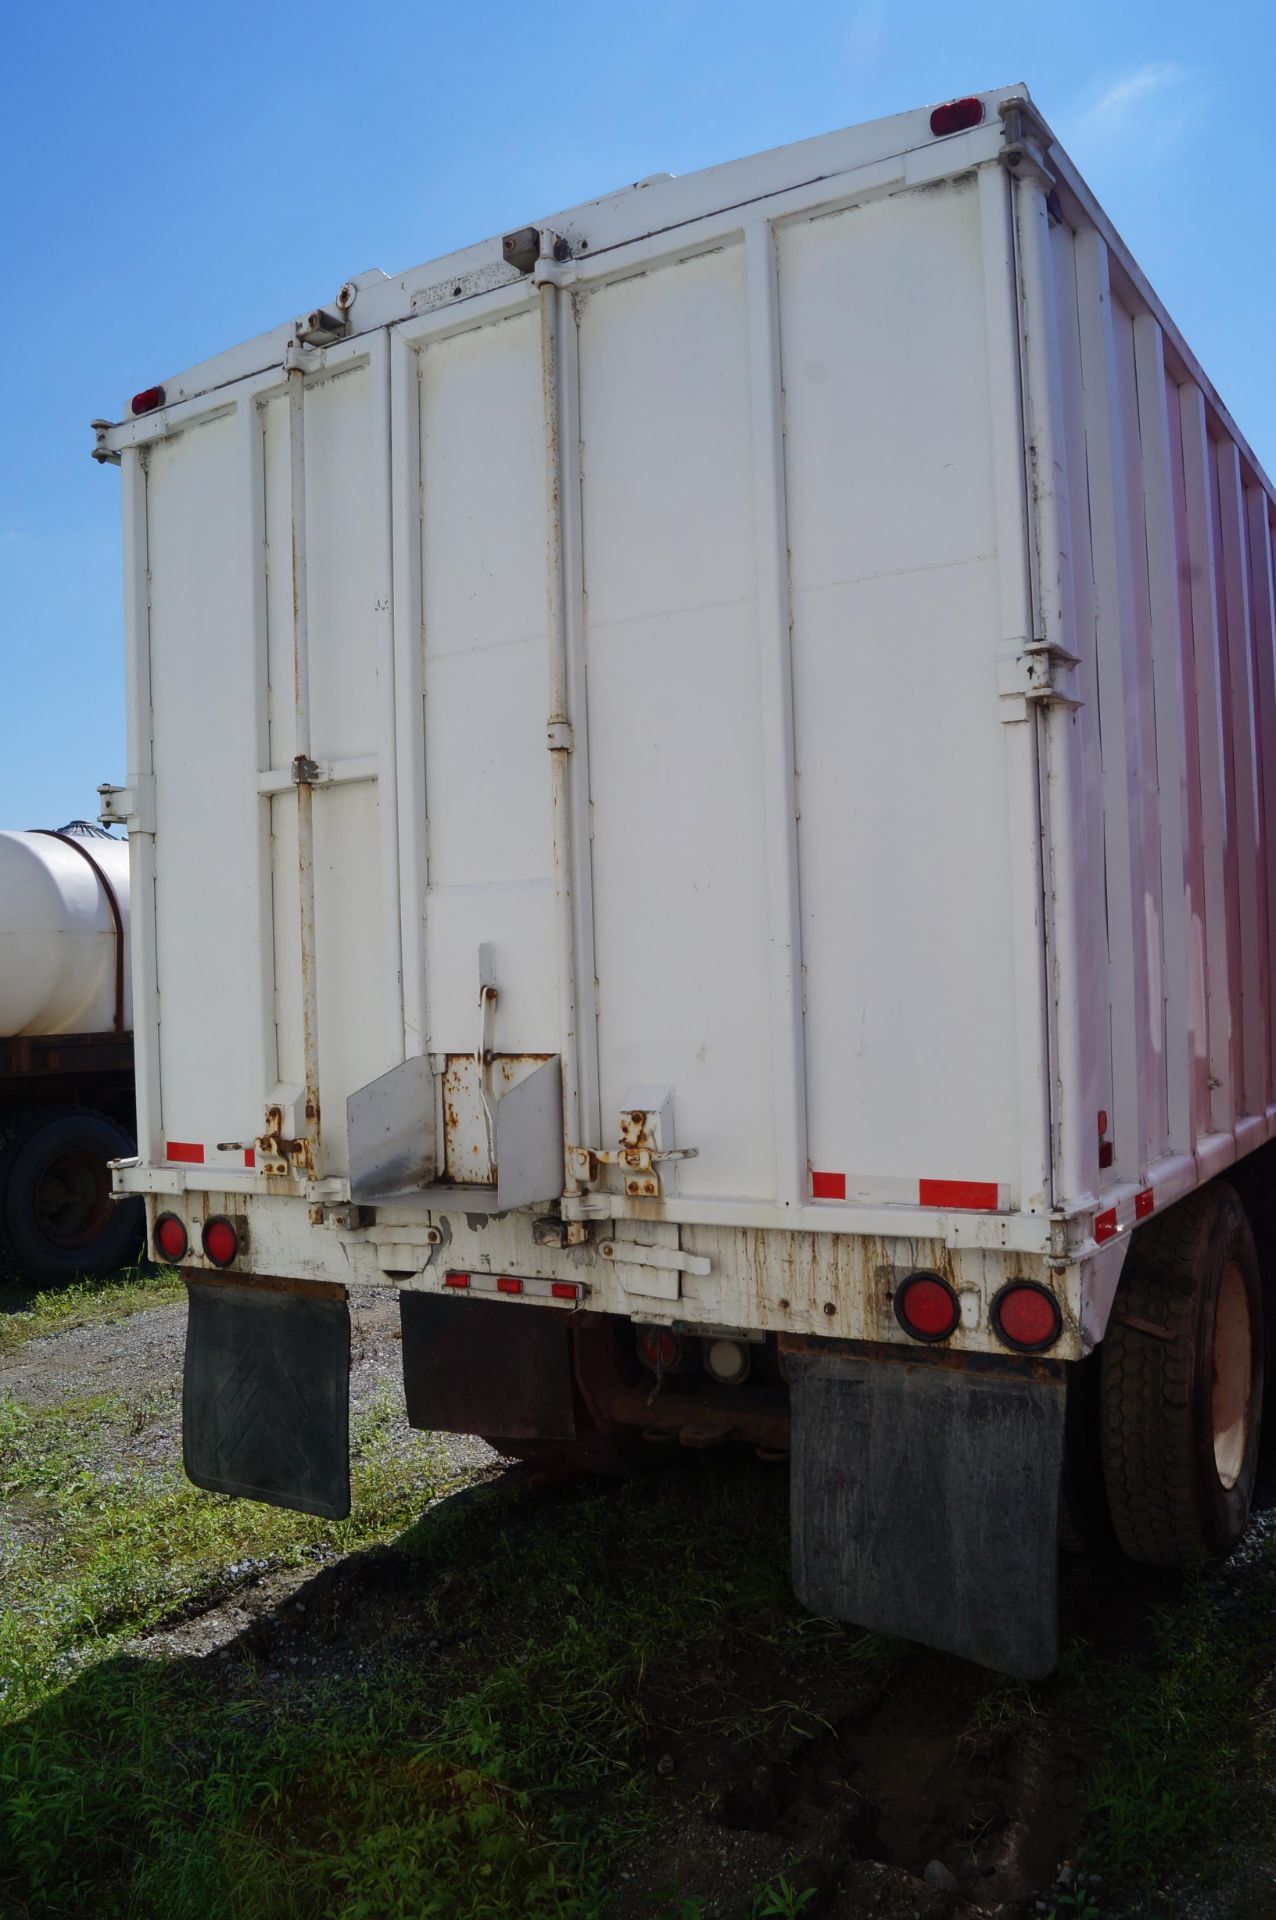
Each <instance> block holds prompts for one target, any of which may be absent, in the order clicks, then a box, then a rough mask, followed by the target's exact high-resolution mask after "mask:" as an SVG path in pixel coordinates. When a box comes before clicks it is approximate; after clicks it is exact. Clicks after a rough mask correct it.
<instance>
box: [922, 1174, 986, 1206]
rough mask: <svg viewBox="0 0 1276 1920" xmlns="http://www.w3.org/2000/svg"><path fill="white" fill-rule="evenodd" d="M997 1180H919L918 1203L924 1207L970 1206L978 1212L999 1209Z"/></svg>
mask: <svg viewBox="0 0 1276 1920" xmlns="http://www.w3.org/2000/svg"><path fill="white" fill-rule="evenodd" d="M997 1201H998V1195H997V1183H996V1181H995V1180H919V1181H918V1182H917V1203H918V1205H919V1206H922V1207H969V1208H971V1209H972V1210H973V1211H975V1212H978V1213H995V1212H996V1211H997Z"/></svg>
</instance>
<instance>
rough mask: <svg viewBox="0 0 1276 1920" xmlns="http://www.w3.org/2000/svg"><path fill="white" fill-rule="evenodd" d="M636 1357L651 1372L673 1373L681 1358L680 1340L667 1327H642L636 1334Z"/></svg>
mask: <svg viewBox="0 0 1276 1920" xmlns="http://www.w3.org/2000/svg"><path fill="white" fill-rule="evenodd" d="M638 1358H639V1359H640V1360H641V1361H642V1364H643V1366H644V1367H650V1369H651V1371H652V1372H653V1373H674V1372H676V1371H677V1367H678V1363H679V1361H680V1360H681V1359H682V1342H681V1340H679V1338H678V1336H677V1334H676V1333H670V1331H669V1329H668V1327H644V1328H643V1330H642V1332H641V1333H640V1334H639V1335H638Z"/></svg>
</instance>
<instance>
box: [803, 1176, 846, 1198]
mask: <svg viewBox="0 0 1276 1920" xmlns="http://www.w3.org/2000/svg"><path fill="white" fill-rule="evenodd" d="M811 1198H812V1200H845V1198H846V1175H845V1174H844V1173H816V1172H814V1170H812V1173H811Z"/></svg>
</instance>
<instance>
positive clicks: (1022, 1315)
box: [992, 1280, 1063, 1353]
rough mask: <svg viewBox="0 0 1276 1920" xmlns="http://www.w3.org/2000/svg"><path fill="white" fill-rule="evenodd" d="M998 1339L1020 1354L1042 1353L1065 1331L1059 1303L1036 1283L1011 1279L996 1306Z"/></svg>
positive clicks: (994, 1302)
mask: <svg viewBox="0 0 1276 1920" xmlns="http://www.w3.org/2000/svg"><path fill="white" fill-rule="evenodd" d="M992 1324H993V1327H994V1329H995V1330H996V1334H997V1338H998V1339H999V1340H1001V1341H1002V1342H1004V1344H1005V1345H1006V1346H1008V1347H1014V1349H1015V1351H1016V1352H1017V1353H1040V1352H1041V1351H1042V1349H1043V1348H1044V1347H1052V1346H1053V1345H1054V1343H1055V1341H1056V1340H1057V1339H1058V1338H1059V1335H1060V1334H1061V1333H1062V1331H1063V1315H1062V1314H1061V1313H1060V1311H1059V1302H1058V1301H1057V1300H1056V1299H1055V1297H1054V1295H1053V1294H1052V1293H1051V1292H1050V1290H1049V1288H1048V1287H1043V1286H1039V1285H1038V1283H1037V1282H1036V1281H1035V1280H1011V1281H1010V1282H1009V1284H1008V1285H1007V1286H1004V1287H1003V1288H1002V1289H1001V1292H1000V1293H999V1294H998V1295H997V1298H996V1299H995V1300H994V1301H993V1303H992Z"/></svg>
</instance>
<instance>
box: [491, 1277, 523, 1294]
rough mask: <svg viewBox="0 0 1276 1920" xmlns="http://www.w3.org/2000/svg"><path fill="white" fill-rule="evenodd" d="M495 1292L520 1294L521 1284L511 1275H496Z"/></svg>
mask: <svg viewBox="0 0 1276 1920" xmlns="http://www.w3.org/2000/svg"><path fill="white" fill-rule="evenodd" d="M496 1291H497V1292H498V1293H521V1292H522V1291H523V1283H522V1281H521V1280H516V1279H515V1278H514V1276H513V1274H512V1273H498V1274H497V1276H496Z"/></svg>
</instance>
